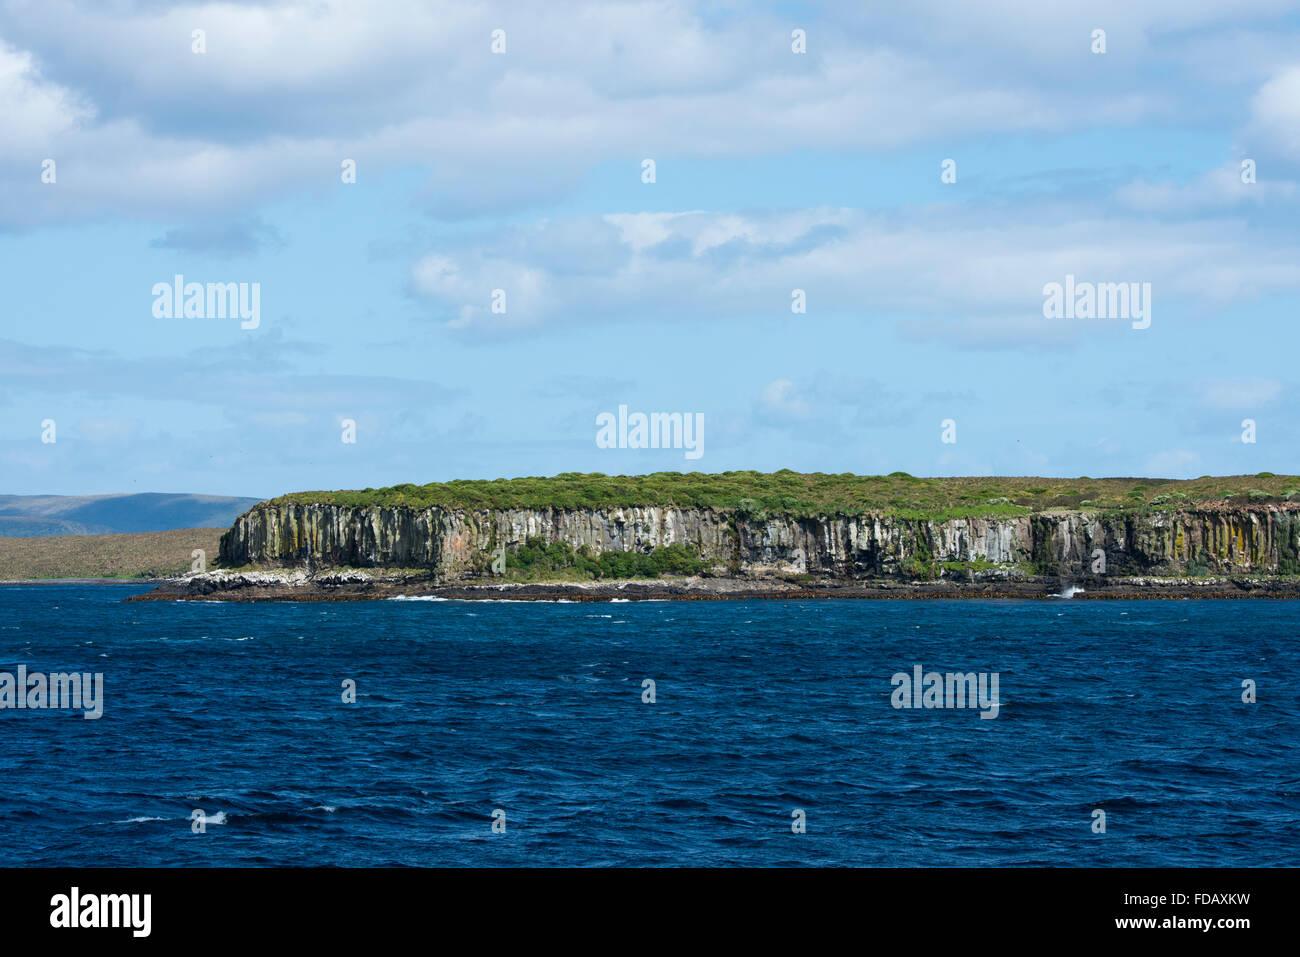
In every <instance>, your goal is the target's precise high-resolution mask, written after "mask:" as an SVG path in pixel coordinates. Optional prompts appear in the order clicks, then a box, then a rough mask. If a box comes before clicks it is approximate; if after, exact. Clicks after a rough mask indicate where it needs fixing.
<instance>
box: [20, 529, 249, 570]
mask: <svg viewBox="0 0 1300 957" xmlns="http://www.w3.org/2000/svg"><path fill="white" fill-rule="evenodd" d="M224 531H225V529H224V528H181V529H175V530H173V531H167V532H137V533H136V534H133V535H57V536H54V537H51V538H21V539H19V538H0V581H37V580H40V579H43V578H124V579H129V578H162V577H164V576H167V575H182V574H184V573H185V572H188V571H189V570H190V569H191V568H192V567H193V553H194V549H196V548H201V549H203V551H204V552H206V553H207V557H208V560H209V561H211V560H212V559H213V558H214V557H215V556H216V554H217V548H218V544H219V543H220V540H221V533H222V532H224Z"/></svg>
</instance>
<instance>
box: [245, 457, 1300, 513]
mask: <svg viewBox="0 0 1300 957" xmlns="http://www.w3.org/2000/svg"><path fill="white" fill-rule="evenodd" d="M1285 500H1292V501H1297V500H1300V478H1298V477H1296V476H1286V475H1274V474H1273V473H1272V472H1260V473H1259V474H1258V475H1232V476H1225V477H1220V478H1214V477H1211V476H1208V475H1207V476H1202V477H1201V478H1199V479H1186V480H1181V481H1180V480H1171V479H1143V478H1109V479H1093V478H1087V477H1084V478H1073V479H1062V478H1034V477H1021V478H994V477H986V478H981V477H965V478H915V477H914V476H911V475H908V474H907V473H906V472H893V473H891V474H889V475H853V474H850V473H848V472H845V473H841V474H839V475H828V474H825V473H821V472H812V473H799V472H792V471H790V470H789V469H782V470H781V471H779V472H771V473H767V472H722V473H719V474H708V473H703V472H685V473H683V472H655V473H653V474H650V475H605V474H603V473H600V472H590V473H580V472H564V473H562V474H560V475H556V476H554V477H553V478H516V479H496V480H491V481H489V480H485V479H472V480H458V481H454V482H431V483H430V484H428V485H394V486H392V487H390V488H378V489H374V488H368V489H362V490H360V491H340V492H295V493H293V494H290V495H282V496H280V497H279V498H274V499H271V500H270V503H269V504H273V505H279V504H290V503H296V504H325V505H343V506H350V507H365V506H372V505H380V506H407V507H410V508H417V509H422V508H429V507H431V506H441V507H443V508H452V509H489V508H530V509H547V508H556V509H577V508H606V509H607V508H615V507H630V506H648V505H657V506H670V505H671V506H678V507H701V508H713V509H719V510H733V511H735V512H737V513H738V514H741V515H745V516H749V517H753V518H756V519H762V518H764V517H766V516H768V515H795V516H816V515H825V514H833V513H838V514H850V515H856V514H862V513H865V512H875V513H888V514H894V515H900V516H903V517H914V518H925V519H946V518H961V517H968V516H1001V515H1020V514H1026V513H1028V512H1031V511H1042V510H1044V509H1049V508H1069V509H1076V508H1088V509H1097V510H1099V511H1114V510H1135V511H1138V510H1143V509H1149V508H1160V507H1164V508H1177V507H1180V506H1191V505H1198V504H1203V503H1207V502H1225V501H1226V502H1228V503H1230V504H1241V505H1251V504H1263V503H1267V502H1281V501H1285Z"/></svg>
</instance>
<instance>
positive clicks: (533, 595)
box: [126, 570, 1300, 602]
mask: <svg viewBox="0 0 1300 957" xmlns="http://www.w3.org/2000/svg"><path fill="white" fill-rule="evenodd" d="M403 598H404V599H411V600H416V599H424V600H432V599H445V600H460V601H493V600H496V601H502V600H504V601H573V602H589V601H594V602H607V601H718V600H754V599H786V600H803V599H820V598H842V599H843V598H861V599H872V598H874V599H891V598H892V599H927V598H942V599H954V598H975V599H1007V598H1010V599H1021V600H1052V599H1056V600H1060V599H1066V598H1069V599H1073V600H1076V601H1077V600H1103V599H1134V598H1164V599H1188V598H1219V599H1222V598H1300V578H1276V577H1208V578H1153V577H1127V578H1120V577H1116V578H1113V579H1106V580H1100V581H1082V582H1068V581H1063V580H1061V579H1057V578H1052V577H1049V576H1037V577H1035V576H1027V577H1024V578H1021V579H1017V580H1008V579H998V580H983V581H980V580H971V581H933V582H921V581H914V582H907V581H898V580H892V579H890V580H886V579H881V580H854V581H844V580H836V579H829V578H828V579H824V580H816V581H792V580H789V579H781V578H727V577H707V576H697V577H690V578H662V579H632V580H623V581H599V582H564V581H554V582H501V581H494V580H491V579H484V580H482V581H460V582H456V583H451V584H448V583H439V582H437V581H435V580H434V579H432V578H430V577H429V576H428V575H426V574H383V573H376V572H375V571H373V570H348V571H337V570H336V571H329V572H324V573H320V574H315V575H309V574H308V573H306V572H305V571H302V570H295V571H282V570H275V571H248V572H224V571H211V572H204V573H199V574H192V575H186V576H183V577H181V578H175V579H170V580H167V581H165V582H162V583H160V584H159V585H158V586H157V587H155V588H154V589H153V590H152V591H150V592H147V593H146V594H143V595H135V596H132V597H130V598H128V599H126V600H127V601H241V602H242V601H367V600H382V599H403Z"/></svg>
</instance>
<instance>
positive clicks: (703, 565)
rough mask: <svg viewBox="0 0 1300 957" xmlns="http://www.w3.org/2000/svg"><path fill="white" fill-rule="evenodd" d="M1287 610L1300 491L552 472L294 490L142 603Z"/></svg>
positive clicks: (1117, 482)
mask: <svg viewBox="0 0 1300 957" xmlns="http://www.w3.org/2000/svg"><path fill="white" fill-rule="evenodd" d="M399 596H404V597H446V598H513V599H520V598H524V599H528V598H533V599H548V600H557V599H559V600H599V601H607V600H610V599H614V598H627V599H664V598H672V599H718V598H822V597H843V598H890V597H899V598H925V597H943V598H962V597H971V598H1005V597H1017V598H1079V599H1098V598H1132V597H1170V598H1185V597H1214V598H1225V597H1279V598H1295V597H1300V478H1297V477H1296V476H1286V475H1274V474H1273V473H1271V472H1260V473H1258V474H1256V475H1237V476H1223V477H1212V476H1203V477H1201V478H1198V479H1185V480H1171V479H1140V478H1103V479H1093V478H1089V477H1086V476H1085V477H1080V478H1070V479H1064V478H1035V477H1011V478H1006V477H979V476H975V477H955V478H917V477H914V476H912V475H908V474H907V473H905V472H893V473H890V474H889V475H853V474H848V473H844V474H838V475H831V474H822V473H799V472H793V471H790V470H782V471H779V472H772V473H762V472H752V471H740V472H723V473H717V474H707V473H699V472H687V473H680V472H657V473H654V474H649V475H604V474H601V473H573V472H570V473H563V474H560V475H556V476H553V477H537V478H516V479H497V480H461V481H452V482H441V483H431V484H427V485H397V486H392V487H388V488H378V489H375V488H367V489H362V490H354V491H333V492H297V493H293V494H289V495H282V496H280V497H278V498H273V499H270V500H268V501H264V502H260V503H259V504H257V505H255V506H253V507H252V508H250V509H248V510H247V511H246V512H244V513H243V514H242V515H240V516H239V517H238V518H237V519H236V520H235V522H234V524H233V525H232V526H231V528H230V529H229V530H228V531H227V532H225V534H224V535H222V537H221V543H220V549H219V557H218V558H217V560H216V561H215V562H214V563H212V565H211V566H210V567H208V568H206V569H204V570H202V571H195V572H192V573H189V574H186V575H182V576H178V577H175V578H171V579H168V580H167V581H164V582H162V583H160V584H159V585H158V586H157V587H156V588H155V589H154V590H153V591H151V592H149V593H148V594H145V595H140V596H136V598H137V600H175V599H186V600H203V599H220V600H224V601H230V600H248V601H254V600H299V601H300V600H353V599H366V598H393V597H399Z"/></svg>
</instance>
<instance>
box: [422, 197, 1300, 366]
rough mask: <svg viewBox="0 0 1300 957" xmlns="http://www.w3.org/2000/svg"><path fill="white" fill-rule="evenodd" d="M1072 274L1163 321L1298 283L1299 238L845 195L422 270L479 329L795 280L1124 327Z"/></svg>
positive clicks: (526, 247) (823, 307) (813, 295)
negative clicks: (992, 213) (1062, 290)
mask: <svg viewBox="0 0 1300 957" xmlns="http://www.w3.org/2000/svg"><path fill="white" fill-rule="evenodd" d="M593 263H595V264H599V266H598V268H594V267H593V265H592V264H593ZM1067 274H1069V275H1073V276H1075V277H1076V279H1078V280H1080V281H1091V282H1128V283H1133V282H1136V283H1150V284H1151V295H1152V302H1153V311H1152V323H1153V327H1154V328H1156V329H1159V328H1160V327H1161V323H1162V322H1163V321H1167V319H1166V317H1169V316H1171V315H1173V313H1171V312H1169V311H1167V310H1170V309H1171V308H1173V307H1174V306H1175V304H1177V303H1178V302H1180V301H1182V302H1194V303H1196V304H1197V307H1198V308H1202V307H1205V306H1208V307H1210V308H1213V307H1215V306H1222V305H1226V304H1229V303H1233V302H1239V301H1241V300H1243V299H1249V298H1251V297H1255V296H1259V295H1263V294H1269V293H1275V292H1288V291H1291V292H1294V291H1297V290H1300V246H1297V244H1296V243H1294V242H1292V243H1289V244H1282V243H1277V242H1268V243H1262V242H1260V241H1259V240H1258V238H1257V237H1255V236H1253V235H1252V234H1251V233H1250V232H1249V230H1247V229H1246V228H1245V227H1244V226H1242V225H1241V224H1232V223H1227V224H1225V223H1223V222H1218V221H1214V220H1192V221H1185V222H1177V223H1170V224H1164V223H1160V222H1152V221H1151V220H1150V219H1148V218H1146V217H1140V218H1138V217H1134V218H1111V219H1097V218H1093V214H1092V213H1091V212H1090V211H1089V210H1087V209H1086V208H1072V207H1064V206H1057V207H1036V208H1033V209H1028V210H1025V211H1023V212H1022V213H1021V214H1020V215H1019V217H1018V218H1015V219H1008V218H1006V217H1005V216H1003V218H1002V219H1001V220H1000V221H999V225H997V226H994V225H990V217H989V216H988V214H987V213H986V211H984V210H982V209H980V208H979V207H966V206H963V207H955V206H954V207H947V206H945V207H935V208H931V209H928V210H924V211H919V212H914V213H913V214H912V215H910V216H909V217H908V218H907V219H906V220H905V221H904V220H900V219H899V218H898V217H895V216H891V215H885V214H879V213H874V212H869V211H863V210H855V209H841V208H826V209H812V210H799V211H793V212H773V213H752V214H743V215H742V214H736V213H709V212H690V213H679V214H636V215H618V216H609V215H607V216H603V217H575V218H571V219H564V220H548V221H544V222H541V223H538V224H536V225H534V226H531V227H516V226H511V227H508V228H505V229H502V230H498V231H496V232H494V233H485V234H482V235H480V236H478V237H476V238H474V239H473V240H466V239H465V238H463V237H459V238H458V239H457V240H456V242H455V245H454V246H452V245H448V246H445V247H443V248H439V249H437V250H435V251H432V252H431V253H430V254H429V256H428V257H426V258H425V259H423V260H421V262H420V263H419V264H418V265H417V266H416V267H415V271H414V274H413V279H414V285H415V288H416V290H417V291H418V292H419V293H421V294H423V295H424V296H426V297H428V298H429V299H430V300H431V301H432V302H433V304H434V305H435V308H436V310H437V312H436V313H435V314H436V315H440V318H441V319H442V320H443V321H448V320H452V321H453V322H454V325H453V328H457V329H463V330H467V331H471V332H475V333H479V334H483V335H487V334H491V333H494V332H500V331H508V330H511V329H516V328H518V327H520V326H522V325H529V326H536V325H539V324H543V323H573V322H583V321H596V320H599V321H602V322H611V321H617V320H619V319H636V318H638V317H644V316H651V315H653V316H656V317H678V318H680V319H683V320H690V321H709V320H713V319H724V318H737V317H739V318H760V317H782V316H790V315H791V313H790V302H791V299H790V297H791V290H793V289H796V288H798V289H803V290H805V292H806V294H807V304H808V306H807V308H808V313H807V319H806V320H804V319H803V318H802V317H801V321H816V318H817V317H818V316H819V315H820V316H828V317H829V316H852V317H857V318H859V319H860V320H861V321H862V322H865V323H871V322H878V323H885V322H889V323H893V322H896V321H899V320H907V321H908V322H910V323H916V322H919V323H920V324H919V325H916V326H914V327H912V328H909V329H907V332H908V334H910V335H914V336H918V335H919V336H926V335H945V336H951V337H955V338H964V337H968V336H971V335H973V336H974V338H976V339H978V340H979V341H981V342H985V343H988V342H994V343H996V342H1002V343H1006V344H1023V343H1024V342H1025V341H1026V340H1029V341H1038V342H1041V343H1052V342H1055V343H1062V342H1066V341H1069V340H1070V339H1072V338H1073V337H1074V336H1076V335H1079V334H1085V332H1086V334H1088V335H1106V334H1117V333H1118V332H1120V331H1123V332H1125V333H1130V329H1129V324H1128V323H1126V322H1119V323H1115V322H1113V321H1111V322H1110V323H1109V324H1107V323H1106V322H1104V321H1100V320H1098V321H1095V322H1093V323H1092V324H1090V325H1088V324H1086V323H1085V322H1084V321H1082V320H1081V321H1074V322H1071V321H1065V320H1056V321H1053V320H1045V319H1044V318H1043V315H1042V303H1043V292H1042V290H1043V286H1044V284H1046V283H1049V282H1058V283H1059V282H1063V281H1064V279H1065V276H1066V275H1067ZM494 288H504V289H506V290H507V293H508V295H509V297H510V298H509V303H510V306H509V309H510V314H509V317H508V318H507V317H500V316H493V315H491V314H489V313H488V312H487V310H486V307H487V305H488V301H489V295H490V291H491V290H492V289H494ZM516 307H517V308H518V312H516Z"/></svg>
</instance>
